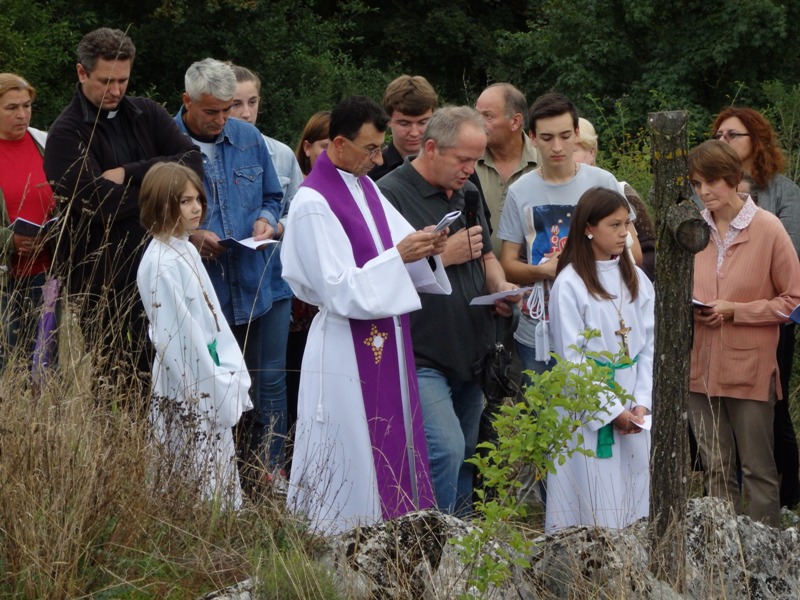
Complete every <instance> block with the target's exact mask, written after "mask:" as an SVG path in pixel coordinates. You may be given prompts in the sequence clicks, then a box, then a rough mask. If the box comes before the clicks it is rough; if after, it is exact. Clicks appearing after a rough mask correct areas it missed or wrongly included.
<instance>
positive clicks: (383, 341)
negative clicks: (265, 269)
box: [281, 96, 450, 534]
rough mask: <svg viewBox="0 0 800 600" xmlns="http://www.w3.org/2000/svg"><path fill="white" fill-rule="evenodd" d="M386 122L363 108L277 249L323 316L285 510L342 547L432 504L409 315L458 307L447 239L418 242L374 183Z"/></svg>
mask: <svg viewBox="0 0 800 600" xmlns="http://www.w3.org/2000/svg"><path fill="white" fill-rule="evenodd" d="M387 124H388V117H387V116H386V115H385V113H384V112H383V110H382V109H381V108H380V107H379V106H378V105H377V104H375V103H374V102H373V101H372V100H370V99H368V98H366V97H363V96H354V97H351V98H348V99H346V100H344V101H343V102H342V103H340V104H339V105H338V106H337V107H336V108H334V109H333V111H332V113H331V121H330V140H331V142H330V145H329V146H328V149H327V150H326V152H325V153H323V154H322V155H320V157H319V158H318V159H317V161H316V163H315V164H314V168H313V170H312V171H311V174H310V175H309V177H308V178H307V179H306V180H305V182H304V184H303V185H302V186H301V187H300V189H299V191H298V192H297V195H296V196H295V197H294V200H293V202H292V207H291V209H290V212H289V218H288V222H287V225H286V233H285V234H284V237H283V241H282V249H281V260H282V262H283V277H284V279H285V280H286V281H287V282H288V283H289V285H290V286H291V287H292V290H293V292H294V294H295V295H296V296H297V297H298V298H299V299H300V300H303V301H305V302H307V303H309V304H313V305H316V306H318V307H319V313H318V314H317V316H316V317H315V319H314V322H313V323H312V325H311V330H310V332H309V336H308V344H307V346H306V350H305V354H304V357H303V364H302V369H301V375H300V392H299V400H298V407H297V413H298V415H297V424H296V431H295V443H294V451H293V455H292V470H291V476H290V485H289V492H288V498H287V501H288V504H289V508H290V509H291V510H293V511H294V512H296V513H298V514H300V515H303V516H304V517H306V518H307V519H308V521H309V524H310V526H311V528H312V529H313V530H315V531H317V532H319V533H323V534H335V533H339V532H341V531H344V530H347V529H349V528H352V527H355V526H357V525H370V524H373V523H376V522H378V521H381V520H388V519H393V518H396V517H399V516H401V515H403V514H406V513H408V512H411V511H414V510H418V509H423V508H429V507H431V506H433V504H434V498H433V491H432V488H431V480H430V473H429V468H428V456H427V450H426V446H425V433H424V429H423V425H422V412H421V409H420V405H419V393H418V389H417V379H416V371H415V369H414V358H413V354H412V349H411V336H410V329H409V321H408V313H409V312H411V311H414V310H418V309H419V308H420V306H421V303H420V299H419V295H418V293H419V292H425V293H438V294H449V293H450V284H449V281H448V280H447V275H446V274H445V270H444V267H443V266H442V264H441V260H440V259H439V257H438V255H439V254H440V253H441V252H442V251H443V250H444V245H445V242H446V239H447V238H446V234H444V232H440V233H434V232H433V225H435V224H431V227H426V228H425V230H424V231H415V230H414V228H413V227H411V225H409V224H408V222H407V221H405V219H404V218H403V217H402V216H401V215H400V214H399V213H398V212H397V211H396V210H395V209H394V208H393V207H392V206H391V204H389V202H388V201H387V200H386V199H385V198H384V197H383V196H382V195H381V193H380V191H379V190H378V188H377V187H376V186H375V184H374V183H373V182H372V180H370V179H369V178H367V177H366V173H367V172H368V171H369V170H370V169H371V168H373V167H374V166H375V165H377V164H380V163H381V161H382V157H381V147H382V146H383V143H384V139H385V131H386V127H387Z"/></svg>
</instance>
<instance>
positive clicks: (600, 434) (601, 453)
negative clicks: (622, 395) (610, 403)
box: [589, 356, 639, 458]
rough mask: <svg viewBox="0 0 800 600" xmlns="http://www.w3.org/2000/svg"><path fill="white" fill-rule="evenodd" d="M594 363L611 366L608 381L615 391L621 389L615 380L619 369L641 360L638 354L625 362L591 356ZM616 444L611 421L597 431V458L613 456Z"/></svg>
mask: <svg viewBox="0 0 800 600" xmlns="http://www.w3.org/2000/svg"><path fill="white" fill-rule="evenodd" d="M589 360H591V361H592V362H593V363H594V364H596V365H597V366H599V367H609V368H610V369H611V370H610V371H609V373H608V377H607V378H606V383H607V384H608V387H610V388H611V389H612V390H613V391H615V392H617V391H619V384H618V383H617V382H616V381H615V380H614V375H615V374H616V372H617V371H621V370H622V369H627V368H629V367H632V366H633V365H635V364H636V361H637V360H639V357H638V356H636V357H635V358H633V359H632V360H631V361H630V362H624V363H610V362H606V361H604V360H598V359H596V358H590V359H589ZM613 445H614V425H613V424H612V423H609V424H607V425H603V426H602V427H601V428H600V429H598V431H597V451H596V452H595V455H596V456H597V458H611V456H612V453H611V446H613Z"/></svg>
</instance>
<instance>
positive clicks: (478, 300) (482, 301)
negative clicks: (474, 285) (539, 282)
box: [469, 286, 533, 306]
mask: <svg viewBox="0 0 800 600" xmlns="http://www.w3.org/2000/svg"><path fill="white" fill-rule="evenodd" d="M532 289H533V286H529V287H523V288H518V289H516V290H506V291H505V292H497V293H495V294H487V295H486V296H477V297H475V298H473V299H472V300H471V301H470V303H469V305H470V306H486V305H490V304H494V302H495V300H504V299H506V298H508V297H509V296H518V295H519V294H527V293H528V292H530V291H531V290H532Z"/></svg>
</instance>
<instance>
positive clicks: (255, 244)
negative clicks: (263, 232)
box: [219, 237, 278, 250]
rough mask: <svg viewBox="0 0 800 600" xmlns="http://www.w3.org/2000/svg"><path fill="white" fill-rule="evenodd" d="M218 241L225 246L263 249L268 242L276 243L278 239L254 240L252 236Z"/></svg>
mask: <svg viewBox="0 0 800 600" xmlns="http://www.w3.org/2000/svg"><path fill="white" fill-rule="evenodd" d="M219 243H220V244H221V245H223V246H225V247H226V248H247V249H248V250H263V249H264V248H266V247H267V246H269V245H270V244H277V243H278V240H258V241H256V240H254V239H253V238H252V237H249V238H245V239H243V240H237V239H235V238H232V237H228V238H225V239H224V240H220V241H219Z"/></svg>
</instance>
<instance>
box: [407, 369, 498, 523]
mask: <svg viewBox="0 0 800 600" xmlns="http://www.w3.org/2000/svg"><path fill="white" fill-rule="evenodd" d="M417 380H418V381H419V397H420V403H421V405H422V418H423V420H424V424H425V440H426V442H427V444H428V462H429V463H430V468H431V479H432V482H433V491H434V494H435V495H436V504H437V505H438V507H439V510H441V511H443V512H448V513H456V514H464V513H466V512H469V510H470V509H471V507H472V471H473V468H472V465H470V464H468V463H465V462H464V459H465V458H471V457H472V456H473V455H474V454H475V444H477V440H478V427H479V425H480V419H481V413H482V412H483V404H484V403H483V391H482V390H481V388H480V386H479V385H478V383H477V382H475V381H455V380H452V379H448V378H447V377H446V376H445V375H444V374H443V373H442V372H441V371H437V370H435V369H429V368H419V369H417Z"/></svg>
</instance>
